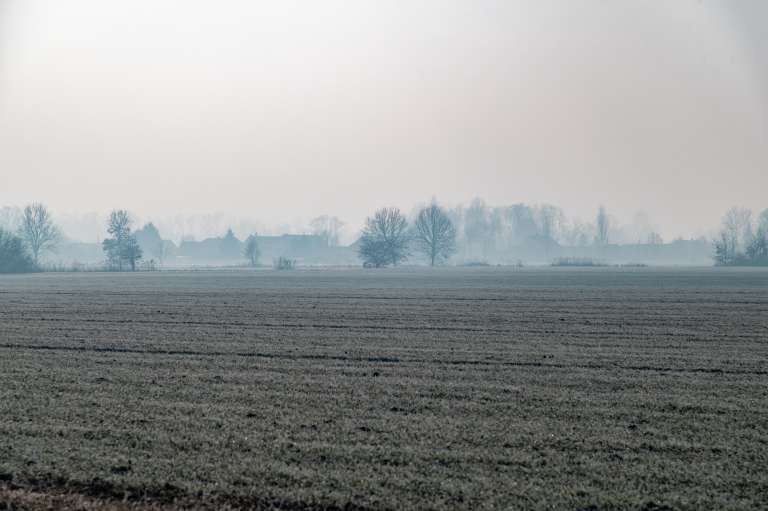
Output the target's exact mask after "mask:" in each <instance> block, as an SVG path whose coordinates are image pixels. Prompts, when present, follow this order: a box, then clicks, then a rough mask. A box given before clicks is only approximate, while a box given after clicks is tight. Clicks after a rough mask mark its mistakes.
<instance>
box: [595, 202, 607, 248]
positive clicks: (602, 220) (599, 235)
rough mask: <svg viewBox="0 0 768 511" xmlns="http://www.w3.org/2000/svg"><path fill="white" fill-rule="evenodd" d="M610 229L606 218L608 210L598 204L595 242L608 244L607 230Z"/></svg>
mask: <svg viewBox="0 0 768 511" xmlns="http://www.w3.org/2000/svg"><path fill="white" fill-rule="evenodd" d="M609 229H610V220H609V219H608V212H607V211H606V210H605V206H600V209H598V210H597V218H596V219H595V230H596V231H597V232H596V234H595V242H596V243H597V244H598V245H607V244H608V230H609Z"/></svg>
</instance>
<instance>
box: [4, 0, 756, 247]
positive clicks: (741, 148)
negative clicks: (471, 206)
mask: <svg viewBox="0 0 768 511" xmlns="http://www.w3.org/2000/svg"><path fill="white" fill-rule="evenodd" d="M766 33H768V2H764V1H763V0H740V1H738V2H736V1H728V0H717V1H716V0H669V1H667V0H580V1H578V2H574V1H570V0H560V1H554V0H463V1H457V0H388V1H386V2H384V1H380V0H354V1H352V0H314V1H310V0H304V1H299V0H280V1H271V2H267V1H246V0H229V1H224V2H213V1H196V0H162V1H157V0H151V1H150V0H132V1H131V2H124V1H117V0H113V1H107V0H68V1H67V2H61V1H56V0H48V1H46V0H0V206H1V205H23V204H24V203H27V202H30V201H41V202H44V203H46V204H48V205H49V206H50V207H51V208H52V209H53V210H54V212H55V213H57V214H60V215H72V214H85V213H88V212H108V211H109V210H111V209H113V208H126V209H129V210H130V211H132V212H133V213H134V214H136V215H138V216H140V217H141V218H153V217H158V218H159V217H171V216H175V215H205V214H208V213H216V212H218V213H224V214H226V215H232V216H236V217H242V218H248V219H254V220H257V221H258V222H259V223H260V224H264V225H268V224H271V225H282V224H291V223H300V222H307V221H308V220H309V219H311V218H312V217H314V216H317V215H320V214H332V215H336V216H339V217H341V218H342V219H343V220H345V221H346V222H347V224H348V225H350V226H353V227H354V226H359V225H361V224H362V222H363V220H364V218H365V216H366V215H368V214H370V213H371V212H372V211H373V210H374V209H376V208H377V207H381V206H385V205H392V206H398V207H401V208H402V209H404V210H406V211H409V210H410V209H411V208H412V206H413V205H414V204H415V203H419V202H426V201H429V200H430V199H431V198H433V197H434V198H437V200H439V201H440V202H442V203H444V204H446V205H455V204H458V203H467V202H469V201H470V200H471V199H472V198H474V197H476V196H479V197H483V198H484V199H485V200H486V201H487V202H489V203H490V204H495V205H502V204H513V203H518V202H525V203H531V204H536V203H553V204H557V205H559V206H560V207H562V208H563V209H564V210H565V211H566V213H567V214H569V215H571V216H574V217H578V218H581V219H582V220H590V219H592V218H593V217H594V215H595V212H596V210H597V208H598V206H599V205H600V204H604V205H605V206H606V207H607V208H608V210H609V211H610V212H612V213H613V214H614V215H615V216H617V217H618V218H619V219H622V218H623V219H629V218H632V217H633V216H634V215H635V214H636V213H637V212H638V211H645V212H647V214H648V217H649V218H650V219H651V221H652V222H653V223H654V224H655V225H657V226H658V228H659V230H660V231H661V232H662V233H663V234H664V235H665V237H667V238H670V237H674V236H678V235H680V236H684V237H689V236H695V235H699V234H703V233H707V232H710V231H711V230H712V229H713V228H715V227H716V226H717V224H718V222H719V219H720V217H721V216H722V214H723V213H724V212H725V210H726V209H727V208H729V207H730V206H733V205H741V206H746V207H750V208H753V209H755V210H758V211H759V210H762V209H764V208H768V193H766V190H768V42H767V41H766V39H768V38H765V37H764V36H763V37H761V36H762V35H764V34H766Z"/></svg>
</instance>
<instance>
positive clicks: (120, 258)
mask: <svg viewBox="0 0 768 511" xmlns="http://www.w3.org/2000/svg"><path fill="white" fill-rule="evenodd" d="M107 232H108V233H109V234H110V235H111V236H112V237H111V238H108V239H105V240H104V241H103V242H102V248H103V250H104V252H105V253H106V255H107V261H108V262H109V264H110V266H111V267H112V268H115V269H118V270H120V271H122V270H123V267H124V265H126V264H127V265H129V266H130V268H131V271H136V263H137V262H138V261H139V260H141V258H142V256H143V252H142V250H141V247H140V246H139V243H138V241H136V238H135V237H134V236H133V235H132V234H131V218H130V216H129V215H128V212H127V211H125V210H123V209H120V210H115V211H112V213H110V215H109V221H108V222H107Z"/></svg>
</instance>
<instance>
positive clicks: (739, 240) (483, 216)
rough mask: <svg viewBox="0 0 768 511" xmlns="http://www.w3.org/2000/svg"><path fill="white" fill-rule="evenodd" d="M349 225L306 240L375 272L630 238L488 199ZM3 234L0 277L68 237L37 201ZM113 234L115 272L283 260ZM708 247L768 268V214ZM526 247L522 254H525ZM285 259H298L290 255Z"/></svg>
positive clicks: (733, 222) (733, 214) (114, 228)
mask: <svg viewBox="0 0 768 511" xmlns="http://www.w3.org/2000/svg"><path fill="white" fill-rule="evenodd" d="M9 211H11V212H14V211H16V212H18V213H17V214H16V215H15V217H14V218H12V219H10V220H9V218H3V214H5V216H6V217H7V216H8V215H7V213H8V212H9ZM11 220H12V221H11ZM343 226H344V223H343V222H342V221H341V220H339V219H338V218H337V217H333V216H327V215H325V216H321V217H317V218H316V219H314V220H313V221H312V222H311V224H310V231H311V233H312V235H308V236H305V238H311V240H308V241H312V243H316V244H319V245H320V247H321V248H322V247H327V249H324V250H327V251H332V250H342V251H347V252H346V253H348V254H350V256H351V257H352V258H354V255H353V254H357V257H358V258H359V260H360V261H361V262H362V264H363V265H364V266H367V267H384V266H394V265H398V264H402V263H404V262H406V261H408V262H410V263H413V264H429V265H432V266H435V265H440V264H445V263H447V262H449V261H454V262H460V263H464V264H469V263H472V262H478V263H481V262H485V261H487V260H489V259H490V260H495V261H500V262H504V261H506V260H508V259H509V258H510V257H512V256H513V255H516V254H519V253H525V248H528V249H531V248H533V249H535V253H536V254H540V255H539V256H536V257H539V259H537V260H540V261H546V257H547V255H549V257H556V256H558V255H562V254H563V252H562V250H558V248H559V247H589V248H587V249H586V251H587V253H589V251H591V252H592V253H597V254H600V253H601V252H603V251H605V250H606V249H607V248H610V247H608V245H614V246H615V245H616V239H615V238H618V237H620V236H621V230H620V229H619V228H618V227H617V225H616V222H615V221H614V220H613V219H612V217H611V216H610V215H609V213H608V212H607V211H606V209H605V208H604V207H602V206H601V207H599V208H598V209H597V212H596V214H595V217H594V219H593V221H591V222H580V221H576V220H569V219H567V217H566V215H565V214H564V213H563V211H562V210H561V209H560V208H558V207H556V206H553V205H548V204H544V205H535V206H531V205H526V204H513V205H510V206H488V205H487V204H486V203H485V202H484V201H482V200H481V199H475V200H474V201H472V202H471V203H470V204H469V205H468V206H466V207H465V206H458V207H455V208H445V207H443V206H441V205H439V204H438V203H437V202H436V201H434V200H433V201H432V202H431V203H430V204H428V205H426V206H422V207H418V208H415V209H414V210H413V211H412V212H411V213H410V214H408V215H406V214H405V213H403V212H401V211H400V210H399V209H397V208H388V207H385V208H381V209H379V210H377V211H375V212H374V213H373V214H372V215H371V216H370V217H368V218H367V219H366V221H365V225H364V228H363V230H362V232H361V234H360V235H359V237H358V238H357V241H355V243H353V244H352V246H351V247H348V248H346V249H341V248H339V246H340V241H339V240H340V237H341V234H340V233H341V231H342V228H343ZM3 228H4V229H5V230H0V272H6V273H7V272H29V271H36V270H41V269H45V267H44V265H43V264H42V263H41V261H42V260H43V257H44V255H46V254H49V253H55V251H56V248H57V246H58V245H59V244H60V243H61V241H62V239H63V236H62V233H61V230H60V229H59V228H58V227H57V226H56V224H55V223H54V221H53V217H52V215H51V213H50V211H49V210H48V209H47V208H46V207H45V206H44V205H42V204H39V203H35V204H30V205H28V206H26V207H25V208H24V209H23V210H12V209H11V208H3V209H2V210H0V229H3ZM106 231H107V233H108V237H107V238H106V239H104V240H103V242H102V243H101V251H102V252H103V254H104V260H103V263H102V264H99V265H98V267H99V268H101V269H106V270H115V271H125V270H130V271H136V270H137V269H146V268H155V267H156V266H162V265H163V264H164V261H165V259H166V258H167V257H169V256H173V257H174V258H175V257H184V255H181V254H183V253H184V250H183V249H185V248H191V247H192V245H194V246H195V247H198V248H199V249H204V250H206V251H210V250H209V249H210V248H214V249H215V250H213V251H212V252H215V254H219V257H221V258H223V259H225V260H226V261H227V264H233V262H236V261H237V260H240V261H242V262H243V264H248V265H250V266H258V265H259V264H260V257H261V254H262V251H261V247H260V246H259V244H260V243H261V242H262V241H264V242H265V243H266V242H267V241H269V244H270V248H269V249H268V253H271V254H272V256H271V257H274V258H275V260H277V259H279V257H278V256H279V255H280V253H275V248H274V242H273V241H271V240H267V238H263V237H258V236H257V235H256V233H252V234H250V235H249V236H248V237H247V238H246V239H245V241H240V240H239V239H237V237H236V236H235V234H234V233H233V231H232V229H228V230H227V232H226V234H225V235H224V236H222V237H217V238H211V239H207V240H204V241H203V242H200V243H197V244H195V243H196V242H192V241H184V242H182V245H181V246H179V247H177V246H176V245H175V244H174V243H173V242H171V241H168V240H164V239H163V237H162V236H161V234H160V232H159V230H158V229H157V227H156V226H155V225H154V224H152V223H147V224H145V225H144V226H143V227H142V228H141V229H138V230H135V231H134V230H133V229H132V221H131V216H130V215H129V213H128V212H127V211H125V210H115V211H113V212H112V213H110V215H109V217H108V218H107V221H106ZM297 237H301V236H297ZM265 240H267V241H265ZM638 242H639V244H646V245H661V244H663V243H664V242H663V240H662V238H661V236H660V235H659V234H658V233H657V232H655V231H653V230H651V229H650V228H649V229H647V232H645V234H644V239H638ZM702 243H706V241H702ZM709 243H711V246H712V247H713V253H712V257H713V259H714V261H715V264H717V265H723V266H731V265H768V210H766V211H763V212H762V213H761V214H760V215H759V216H757V217H754V216H753V213H752V212H751V211H750V210H747V209H743V208H732V209H731V210H729V211H728V212H727V213H726V215H725V216H724V217H723V220H722V226H721V230H720V232H719V234H718V236H717V237H716V239H714V240H711V242H709ZM186 244H189V247H186ZM601 247H606V248H601ZM521 248H522V249H523V252H520V251H521ZM278 250H282V249H278ZM353 251H354V252H353ZM582 252H584V250H582ZM528 253H529V254H530V253H532V252H530V251H529V252H528ZM542 254H543V257H541V255H542ZM282 255H285V256H287V254H285V253H283V254H282ZM281 257H282V256H281ZM344 257H349V256H344ZM532 257H533V256H532ZM214 259H215V258H214ZM284 259H285V260H292V259H291V258H290V257H286V258H284ZM49 260H50V259H49ZM347 261H348V262H351V261H349V260H348V259H347ZM507 262H509V261H507ZM513 262H514V260H513ZM214 264H215V263H214ZM345 264H346V263H345ZM281 267H285V265H282V266H281Z"/></svg>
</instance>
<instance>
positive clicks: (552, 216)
mask: <svg viewBox="0 0 768 511" xmlns="http://www.w3.org/2000/svg"><path fill="white" fill-rule="evenodd" d="M534 214H535V217H536V220H537V221H536V223H537V224H538V225H537V227H538V230H539V235H540V236H541V237H543V238H544V239H547V240H552V241H557V238H558V235H559V233H560V231H561V230H562V227H563V225H564V224H565V213H563V210H562V209H560V208H558V207H557V206H553V205H551V204H543V205H541V206H539V207H537V208H536V209H535V210H534Z"/></svg>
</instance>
